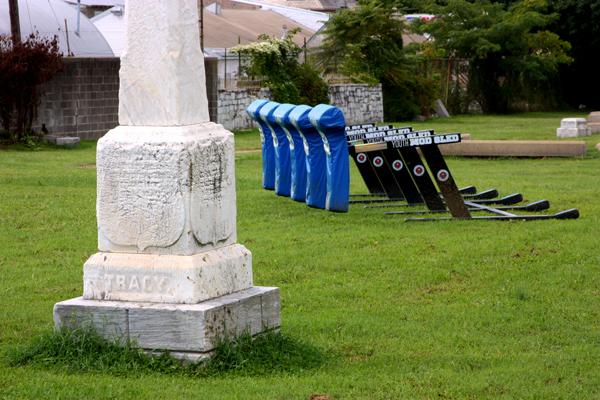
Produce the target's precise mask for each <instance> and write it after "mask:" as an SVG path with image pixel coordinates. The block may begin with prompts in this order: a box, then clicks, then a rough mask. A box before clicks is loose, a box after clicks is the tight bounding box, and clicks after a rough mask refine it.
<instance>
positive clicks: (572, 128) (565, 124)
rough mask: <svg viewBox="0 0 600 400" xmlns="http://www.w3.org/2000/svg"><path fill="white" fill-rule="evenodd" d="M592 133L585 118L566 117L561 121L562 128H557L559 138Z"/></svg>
mask: <svg viewBox="0 0 600 400" xmlns="http://www.w3.org/2000/svg"><path fill="white" fill-rule="evenodd" d="M591 134H592V132H591V130H590V128H588V126H587V121H586V119H585V118H564V119H563V120H562V121H561V122H560V128H557V129H556V136H558V137H559V138H570V137H580V136H591Z"/></svg>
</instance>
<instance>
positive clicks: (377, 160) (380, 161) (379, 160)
mask: <svg viewBox="0 0 600 400" xmlns="http://www.w3.org/2000/svg"><path fill="white" fill-rule="evenodd" d="M373 164H374V165H375V166H376V167H381V166H382V165H383V158H381V157H375V158H374V159H373Z"/></svg>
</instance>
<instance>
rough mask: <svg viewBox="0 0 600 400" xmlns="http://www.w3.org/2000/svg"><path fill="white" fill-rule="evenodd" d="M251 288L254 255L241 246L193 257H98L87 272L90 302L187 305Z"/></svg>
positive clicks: (85, 294)
mask: <svg viewBox="0 0 600 400" xmlns="http://www.w3.org/2000/svg"><path fill="white" fill-rule="evenodd" d="M251 287H252V253H250V251H249V250H248V249H247V248H245V247H244V246H242V245H241V244H233V245H230V246H226V247H221V248H220V249H215V250H211V251H207V252H204V253H199V254H194V255H191V256H177V255H158V254H128V253H96V254H94V255H93V256H91V257H90V258H89V259H88V260H87V261H86V263H85V265H84V266H83V298H84V299H86V300H117V301H140V302H152V303H188V304H197V303H200V302H201V301H205V300H209V299H213V298H216V297H219V296H224V295H226V294H229V293H235V292H238V291H240V290H244V289H249V288H251Z"/></svg>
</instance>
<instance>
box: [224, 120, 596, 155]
mask: <svg viewBox="0 0 600 400" xmlns="http://www.w3.org/2000/svg"><path fill="white" fill-rule="evenodd" d="M588 114H589V112H587V111H586V112H581V111H569V112H564V111H561V112H545V113H541V112H539V113H524V114H511V115H495V116H490V115H477V114H476V115H459V116H456V117H452V118H428V119H427V120H426V121H425V122H396V123H394V126H395V127H401V126H412V127H413V129H414V130H420V129H434V130H435V131H436V133H454V132H460V133H468V134H470V135H471V138H472V139H473V140H553V141H556V140H560V141H565V140H577V141H586V142H587V143H588V150H593V146H595V145H596V144H597V143H598V139H597V138H596V137H594V136H591V137H584V138H569V139H558V138H557V137H556V128H560V121H561V120H562V119H563V118H587V116H588ZM365 122H370V121H365ZM235 134H236V149H237V150H252V149H260V148H261V143H260V136H259V133H258V129H253V130H244V131H235Z"/></svg>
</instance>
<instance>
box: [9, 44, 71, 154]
mask: <svg viewBox="0 0 600 400" xmlns="http://www.w3.org/2000/svg"><path fill="white" fill-rule="evenodd" d="M64 68H65V66H64V64H63V63H62V53H59V50H58V38H57V37H56V36H54V38H53V39H50V38H46V37H41V36H40V35H39V33H37V32H36V33H32V34H31V35H30V36H29V37H28V38H27V39H25V41H23V42H21V43H17V44H13V42H12V40H11V38H10V37H9V36H7V35H0V76H1V77H2V79H0V119H1V120H2V128H3V133H0V134H2V136H0V140H4V141H11V140H14V141H16V142H20V143H25V142H27V141H28V140H30V139H31V137H32V135H31V133H30V132H29V133H28V131H31V126H32V124H33V121H34V119H35V118H36V117H37V108H38V106H39V104H40V96H41V95H42V92H41V90H40V88H39V86H40V85H41V84H43V83H44V82H47V81H49V80H50V79H52V78H53V77H54V76H55V75H56V74H57V73H58V72H60V71H62V70H63V69H64ZM11 127H12V128H13V129H12V130H11Z"/></svg>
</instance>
